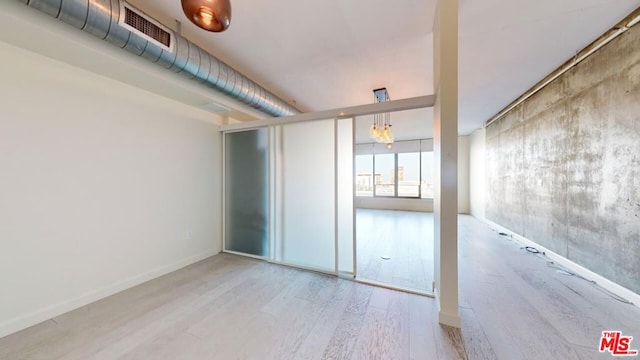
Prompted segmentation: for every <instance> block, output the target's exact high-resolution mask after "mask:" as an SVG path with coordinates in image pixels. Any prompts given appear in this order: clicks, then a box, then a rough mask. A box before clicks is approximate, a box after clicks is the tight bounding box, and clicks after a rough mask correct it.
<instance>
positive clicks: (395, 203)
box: [355, 197, 433, 212]
mask: <svg viewBox="0 0 640 360" xmlns="http://www.w3.org/2000/svg"><path fill="white" fill-rule="evenodd" d="M355 205H356V208H360V209H381V210H406V211H422V212H433V199H405V198H383V197H357V198H356V202H355Z"/></svg>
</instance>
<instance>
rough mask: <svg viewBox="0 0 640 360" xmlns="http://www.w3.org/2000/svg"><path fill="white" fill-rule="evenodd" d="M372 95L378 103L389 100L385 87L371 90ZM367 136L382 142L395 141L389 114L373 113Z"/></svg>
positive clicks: (390, 142)
mask: <svg viewBox="0 0 640 360" xmlns="http://www.w3.org/2000/svg"><path fill="white" fill-rule="evenodd" d="M373 96H374V98H375V101H376V102H378V103H381V102H385V101H389V94H388V93H387V89H386V88H382V89H376V90H373ZM369 137H370V138H371V139H373V140H375V141H376V142H379V143H383V144H392V143H393V142H394V141H395V139H394V137H393V132H392V131H391V114H389V113H381V114H374V115H373V124H371V127H370V128H369Z"/></svg>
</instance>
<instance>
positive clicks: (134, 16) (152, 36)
mask: <svg viewBox="0 0 640 360" xmlns="http://www.w3.org/2000/svg"><path fill="white" fill-rule="evenodd" d="M121 4H122V5H123V6H122V11H121V12H120V14H121V16H120V24H121V25H122V26H123V27H125V28H127V29H128V30H129V31H132V32H134V33H136V34H138V35H140V36H142V37H144V38H145V39H147V40H148V41H152V42H154V43H155V44H156V45H158V46H161V47H163V48H165V49H167V50H168V51H172V49H173V41H172V33H171V31H169V30H168V29H167V28H165V27H164V26H162V25H160V24H158V23H157V22H155V21H153V20H152V19H151V18H150V17H148V16H147V15H146V14H144V13H142V12H141V11H139V10H138V9H134V8H132V7H130V5H129V4H127V3H125V2H124V1H123V2H121Z"/></svg>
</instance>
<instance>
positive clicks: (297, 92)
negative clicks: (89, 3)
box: [130, 0, 640, 138]
mask: <svg viewBox="0 0 640 360" xmlns="http://www.w3.org/2000/svg"><path fill="white" fill-rule="evenodd" d="M459 1H460V33H459V38H460V43H459V46H460V50H459V72H460V73H459V97H460V99H459V121H460V124H459V129H460V133H461V134H468V133H470V132H472V131H473V130H474V129H477V128H479V127H481V126H482V123H483V122H484V121H485V120H487V119H488V118H490V117H491V116H493V115H494V114H495V113H497V112H498V111H499V110H501V109H502V108H503V107H504V106H506V105H507V104H508V103H509V102H511V101H512V100H513V99H515V98H516V97H518V96H519V95H520V94H522V93H523V92H524V91H525V90H527V89H528V88H529V87H531V86H532V85H533V84H535V83H536V82H537V81H539V80H540V79H542V78H543V77H544V76H546V75H547V74H548V73H549V72H551V71H552V70H553V69H554V68H556V67H557V66H559V65H560V64H562V63H563V62H564V61H565V60H567V59H568V58H569V57H571V56H572V55H573V54H575V52H577V51H578V50H580V49H581V48H583V47H584V46H586V45H587V44H588V43H590V42H591V41H592V40H594V39H595V38H596V37H598V36H599V35H600V34H602V33H603V32H604V31H606V30H607V29H609V28H610V27H611V26H613V25H615V24H616V23H617V22H618V21H619V20H621V19H622V18H623V17H624V16H626V15H627V14H628V13H630V12H631V11H633V10H634V9H635V8H637V7H638V6H640V0H562V1H558V0H537V1H530V0H514V1H504V0H484V1H469V0H459ZM130 2H131V3H132V4H134V5H135V6H137V7H139V8H141V9H142V10H144V11H146V12H147V13H149V14H150V15H151V16H153V17H155V18H157V19H159V20H161V21H162V22H164V23H165V24H167V25H171V24H173V23H174V20H173V19H178V20H180V21H181V22H182V34H183V35H184V36H185V37H187V38H189V39H190V40H192V41H193V42H195V43H197V44H198V45H200V46H201V47H203V48H205V49H207V50H208V51H210V52H211V53H212V54H214V55H215V56H217V57H219V58H220V59H222V60H223V61H225V62H227V63H229V65H231V66H233V67H234V68H236V69H237V70H239V71H241V72H242V73H244V74H245V75H247V76H249V77H250V78H252V79H253V80H254V81H256V82H258V83H260V84H262V85H263V86H265V87H266V88H268V89H270V90H271V91H273V92H274V93H276V94H277V95H279V96H281V97H282V98H283V99H285V100H289V101H294V100H295V102H296V104H297V106H298V107H299V108H300V109H301V110H303V111H319V110H326V109H333V108H340V107H345V106H352V105H361V104H366V103H371V102H373V94H372V90H373V89H375V88H378V87H386V88H387V89H388V91H389V94H390V96H391V99H401V98H407V97H414V96H420V95H428V94H431V93H432V92H433V91H432V76H433V69H432V68H433V65H432V43H433V41H432V34H431V31H432V23H433V16H434V6H435V1H434V0H427V1H423V0H396V1H393V2H391V1H388V0H348V1H347V0H322V1H300V0H269V1H266V0H231V4H232V9H233V10H232V20H231V26H230V28H229V29H228V30H227V31H226V32H224V33H217V34H216V33H208V32H206V31H203V30H200V29H198V28H196V27H195V26H194V25H192V24H191V23H189V22H188V21H187V20H186V19H185V17H184V15H183V14H182V10H181V7H180V1H179V0H130ZM429 116H430V115H429ZM393 121H394V122H393V124H394V130H395V131H396V132H397V133H398V134H400V137H401V138H402V137H404V136H405V135H404V134H403V133H401V132H402V131H403V130H402V129H401V125H402V126H406V127H409V128H411V127H412V126H413V125H412V121H415V122H416V124H425V119H413V120H412V119H403V120H402V121H400V120H398V121H396V120H393ZM421 131H422V130H421ZM424 131H426V133H424V134H426V135H427V136H430V131H429V129H428V128H427V129H425V130H424ZM413 132H415V128H414V130H413ZM411 133H412V131H408V132H407V134H411ZM360 135H361V134H360ZM411 136H413V135H411ZM421 136H422V135H421Z"/></svg>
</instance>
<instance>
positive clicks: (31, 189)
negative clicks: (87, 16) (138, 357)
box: [0, 42, 221, 337]
mask: <svg viewBox="0 0 640 360" xmlns="http://www.w3.org/2000/svg"><path fill="white" fill-rule="evenodd" d="M0 59H1V60H0V62H1V66H0V79H2V80H1V83H0V84H1V85H0V173H1V176H0V289H1V290H0V291H1V295H0V337H1V336H3V335H6V334H8V333H11V332H14V331H16V330H19V329H21V328H24V327H27V326H30V325H33V324H35V323H38V322H40V321H43V320H46V319H48V318H51V317H53V316H56V315H58V314H61V313H64V312H66V311H69V310H72V309H74V308H77V307H79V306H82V305H84V304H87V303H90V302H93V301H95V300H97V299H99V298H102V297H105V296H107V295H110V294H112V293H115V292H118V291H121V290H123V289H125V288H128V287H130V286H133V285H136V284H138V283H141V282H144V281H146V280H148V279H151V278H154V277H156V276H159V275H161V274H164V273H167V272H170V271H173V270H175V269H177V268H180V267H182V266H185V265H187V264H190V263H193V262H195V261H197V260H200V259H203V258H206V257H208V256H211V255H213V254H215V253H217V252H219V251H220V248H221V241H220V239H221V234H220V228H221V225H220V217H221V200H220V194H221V187H220V186H221V178H220V169H221V145H220V143H221V138H220V134H219V133H218V131H217V126H216V125H215V124H213V122H212V121H211V114H208V113H205V112H203V111H201V110H197V109H194V108H191V107H188V106H186V105H183V104H180V103H178V102H175V101H173V100H169V99H167V98H164V97H160V96H158V95H155V94H152V93H150V92H146V91H143V90H140V89H137V88H134V87H131V86H129V85H125V84H123V83H120V82H116V81H114V80H110V79H107V78H105V77H102V76H99V75H96V74H93V73H89V72H87V71H85V70H80V69H78V68H74V67H71V66H70V65H66V64H63V63H60V62H57V61H54V60H52V59H50V58H46V57H43V56H41V55H37V54H35V53H31V52H28V51H25V50H22V49H20V48H17V47H14V46H12V45H8V44H6V43H3V42H0ZM207 120H208V121H209V122H207Z"/></svg>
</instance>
